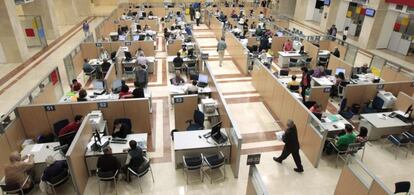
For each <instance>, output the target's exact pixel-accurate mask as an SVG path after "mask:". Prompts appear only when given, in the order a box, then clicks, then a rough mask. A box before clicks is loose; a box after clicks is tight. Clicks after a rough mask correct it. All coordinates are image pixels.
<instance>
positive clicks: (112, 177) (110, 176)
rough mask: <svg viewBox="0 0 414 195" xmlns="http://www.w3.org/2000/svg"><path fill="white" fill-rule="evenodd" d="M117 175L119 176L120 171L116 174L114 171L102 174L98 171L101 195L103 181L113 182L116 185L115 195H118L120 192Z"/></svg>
mask: <svg viewBox="0 0 414 195" xmlns="http://www.w3.org/2000/svg"><path fill="white" fill-rule="evenodd" d="M117 175H118V170H116V171H115V173H114V172H113V171H105V172H102V171H99V169H98V170H96V176H97V177H98V188H99V194H101V182H102V181H104V182H108V181H111V182H112V181H113V182H114V185H115V193H116V194H118V190H117V187H116V183H117V179H116V177H117Z"/></svg>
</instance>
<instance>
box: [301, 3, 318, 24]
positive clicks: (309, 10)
mask: <svg viewBox="0 0 414 195" xmlns="http://www.w3.org/2000/svg"><path fill="white" fill-rule="evenodd" d="M315 5H316V0H308V2H307V4H306V15H305V20H313V13H314V12H315V10H316V9H315ZM302 6H303V5H302Z"/></svg>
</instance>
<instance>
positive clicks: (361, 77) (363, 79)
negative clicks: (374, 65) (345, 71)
mask: <svg viewBox="0 0 414 195" xmlns="http://www.w3.org/2000/svg"><path fill="white" fill-rule="evenodd" d="M357 76H358V79H351V80H350V81H351V82H353V83H356V84H369V83H372V81H373V80H374V79H375V77H376V76H375V75H374V74H372V73H367V74H357ZM383 82H384V80H383V79H381V78H380V83H383Z"/></svg>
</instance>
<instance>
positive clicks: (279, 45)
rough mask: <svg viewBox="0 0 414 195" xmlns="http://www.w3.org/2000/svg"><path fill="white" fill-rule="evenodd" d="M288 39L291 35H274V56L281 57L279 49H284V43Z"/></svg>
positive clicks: (272, 47) (272, 48)
mask: <svg viewBox="0 0 414 195" xmlns="http://www.w3.org/2000/svg"><path fill="white" fill-rule="evenodd" d="M288 39H289V37H272V46H271V50H272V52H273V55H274V57H279V51H283V44H285V42H286V40H288Z"/></svg>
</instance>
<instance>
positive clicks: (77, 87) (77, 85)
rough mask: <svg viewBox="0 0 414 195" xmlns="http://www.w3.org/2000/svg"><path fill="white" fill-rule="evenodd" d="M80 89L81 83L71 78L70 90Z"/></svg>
mask: <svg viewBox="0 0 414 195" xmlns="http://www.w3.org/2000/svg"><path fill="white" fill-rule="evenodd" d="M81 89H82V84H80V83H79V82H78V80H76V79H73V80H72V85H70V90H71V91H79V90H81Z"/></svg>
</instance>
